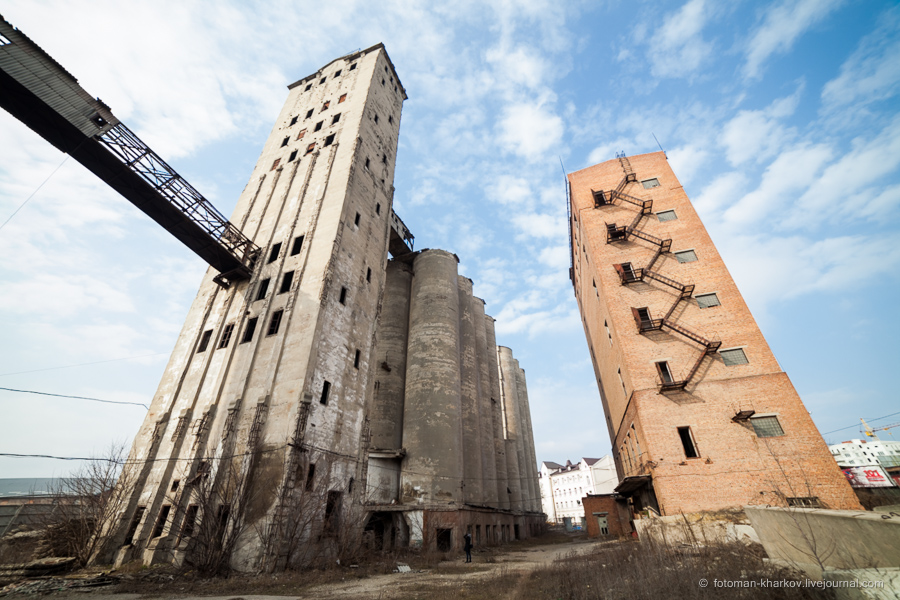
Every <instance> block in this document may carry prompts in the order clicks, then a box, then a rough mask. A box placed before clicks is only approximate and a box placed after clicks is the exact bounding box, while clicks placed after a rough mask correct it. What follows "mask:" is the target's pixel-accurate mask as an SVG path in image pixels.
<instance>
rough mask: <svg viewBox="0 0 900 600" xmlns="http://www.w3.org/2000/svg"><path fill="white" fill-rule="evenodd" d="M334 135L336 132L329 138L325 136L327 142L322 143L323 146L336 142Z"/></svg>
mask: <svg viewBox="0 0 900 600" xmlns="http://www.w3.org/2000/svg"><path fill="white" fill-rule="evenodd" d="M334 135H335V134H333V133H332V134H331V135H329V136H328V137H327V138H325V143H324V144H322V147H325V146H330V145H331V144H333V143H334Z"/></svg>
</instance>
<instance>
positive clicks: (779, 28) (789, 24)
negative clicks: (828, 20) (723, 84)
mask: <svg viewBox="0 0 900 600" xmlns="http://www.w3.org/2000/svg"><path fill="white" fill-rule="evenodd" d="M843 3H844V0H782V1H781V2H779V3H778V4H776V5H774V6H772V7H770V8H769V9H768V11H767V12H766V14H765V16H764V17H763V19H762V23H761V24H760V26H759V27H757V28H756V30H755V31H754V32H753V33H752V34H751V37H750V41H749V42H748V44H747V49H746V63H745V65H744V75H745V76H746V77H750V78H755V77H759V75H760V71H761V70H762V65H763V63H765V62H766V60H768V59H769V57H771V56H772V55H773V54H780V53H785V52H787V51H788V50H790V49H791V48H792V47H793V45H794V42H795V41H796V40H797V38H798V37H800V36H801V35H802V34H804V33H805V32H806V31H807V30H808V29H810V28H811V27H812V26H813V25H815V24H816V23H819V22H820V21H822V20H823V19H825V17H827V16H828V15H829V14H830V13H831V12H833V11H835V10H837V8H839V7H840V6H841V5H842V4H843Z"/></svg>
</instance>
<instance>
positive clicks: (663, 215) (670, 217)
mask: <svg viewBox="0 0 900 600" xmlns="http://www.w3.org/2000/svg"><path fill="white" fill-rule="evenodd" d="M656 218H657V219H659V222H660V223H662V222H664V221H674V220H676V219H677V218H678V215H676V214H675V211H674V210H662V211H660V212H658V213H656Z"/></svg>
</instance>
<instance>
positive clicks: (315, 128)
mask: <svg viewBox="0 0 900 600" xmlns="http://www.w3.org/2000/svg"><path fill="white" fill-rule="evenodd" d="M324 123H325V121H319V122H318V123H316V126H315V127H313V131H321V129H322V125H323V124H324Z"/></svg>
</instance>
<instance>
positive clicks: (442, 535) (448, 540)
mask: <svg viewBox="0 0 900 600" xmlns="http://www.w3.org/2000/svg"><path fill="white" fill-rule="evenodd" d="M381 82H382V83H384V80H383V79H382V80H381ZM434 533H435V539H436V540H437V549H438V552H450V549H451V548H453V530H452V529H435V530H434Z"/></svg>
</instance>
